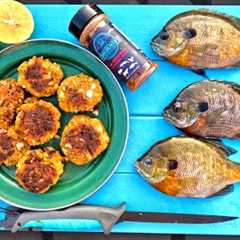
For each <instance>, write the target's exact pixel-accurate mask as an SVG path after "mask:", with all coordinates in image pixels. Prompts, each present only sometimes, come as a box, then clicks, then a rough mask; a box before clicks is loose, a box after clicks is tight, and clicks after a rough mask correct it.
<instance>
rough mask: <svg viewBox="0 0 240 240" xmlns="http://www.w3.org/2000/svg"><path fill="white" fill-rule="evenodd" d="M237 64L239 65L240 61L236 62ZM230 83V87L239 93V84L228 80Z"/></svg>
mask: <svg viewBox="0 0 240 240" xmlns="http://www.w3.org/2000/svg"><path fill="white" fill-rule="evenodd" d="M238 66H240V63H238ZM228 84H229V82H228ZM230 84H231V87H232V88H233V89H234V90H235V91H236V92H237V93H238V94H240V86H239V85H238V84H236V83H233V82H230Z"/></svg>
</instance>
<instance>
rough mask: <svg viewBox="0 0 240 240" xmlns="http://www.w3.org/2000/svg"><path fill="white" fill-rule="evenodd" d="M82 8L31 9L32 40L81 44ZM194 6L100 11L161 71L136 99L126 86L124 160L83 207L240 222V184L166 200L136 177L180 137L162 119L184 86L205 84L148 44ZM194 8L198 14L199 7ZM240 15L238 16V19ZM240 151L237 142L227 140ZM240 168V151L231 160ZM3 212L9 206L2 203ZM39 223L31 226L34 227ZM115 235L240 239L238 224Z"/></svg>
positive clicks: (229, 74)
mask: <svg viewBox="0 0 240 240" xmlns="http://www.w3.org/2000/svg"><path fill="white" fill-rule="evenodd" d="M79 7H80V6H79V5H74V6H73V5H72V6H70V5H29V8H30V10H31V11H32V13H33V16H34V19H35V23H36V26H35V31H34V33H33V35H32V38H56V39H63V40H67V41H70V42H73V43H78V42H77V40H76V39H75V38H74V37H73V36H72V35H71V34H70V33H69V32H68V30H67V29H68V23H69V21H70V19H71V18H72V16H73V15H74V13H75V12H76V11H77V10H78V9H79ZM192 8H193V6H156V5H154V6H129V5H128V6H127V5H125V6H122V5H121V6H120V5H119V6H116V5H115V6H107V5H105V6H102V9H103V10H104V11H105V12H106V13H107V14H108V15H109V16H110V18H111V19H112V21H113V22H114V23H115V24H116V25H117V26H119V28H120V29H122V30H123V31H124V32H125V34H126V35H127V36H129V37H130V38H131V39H132V40H133V41H134V42H135V43H136V44H137V45H138V46H140V48H142V49H143V50H144V52H145V53H146V54H147V55H148V56H149V57H150V58H151V59H152V60H154V61H155V62H157V63H158V64H159V65H160V66H159V68H158V70H157V71H156V72H155V73H154V74H153V76H152V77H151V78H150V79H149V80H148V81H147V82H146V83H145V84H144V85H143V86H142V87H141V88H140V89H139V90H137V92H135V93H131V92H129V91H128V90H127V89H126V88H125V87H124V86H123V89H124V92H125V95H126V98H127V102H128V106H129V111H130V134H129V140H128V144H127V149H126V152H125V155H124V158H123V160H122V162H121V164H120V166H119V167H118V169H117V171H116V173H115V174H114V175H113V176H112V178H111V179H110V180H109V181H108V182H107V183H106V184H105V185H104V186H103V187H102V188H101V189H100V190H99V191H98V192H97V193H95V194H94V195H93V196H91V197H90V198H88V199H87V200H86V201H84V203H86V204H99V205H118V204H119V203H121V202H126V203H127V210H130V211H158V212H174V213H196V214H197V213H199V214H215V215H229V216H240V184H236V185H235V190H234V191H233V192H232V193H230V194H228V195H226V196H219V197H212V198H209V199H183V198H175V197H170V196H166V195H164V194H162V193H159V192H158V191H156V190H155V189H153V188H152V187H151V186H150V185H148V184H147V183H146V182H145V181H144V180H143V179H142V178H141V177H140V176H139V175H138V174H137V173H136V171H135V169H134V162H135V160H136V159H137V158H138V157H139V156H140V155H142V154H143V153H144V152H145V151H146V150H148V148H149V147H150V146H151V145H152V144H154V143H155V142H156V141H158V140H160V139H163V138H166V137H169V136H172V135H176V134H180V132H179V131H178V130H177V129H175V128H174V127H173V126H171V125H170V124H168V123H167V122H166V121H165V120H164V119H163V118H162V117H161V113H162V110H163V108H164V107H165V106H166V105H168V103H169V102H170V101H171V100H172V99H173V98H174V97H175V96H176V94H177V93H178V92H179V91H180V90H181V89H182V88H184V87H185V86H186V85H188V84H190V83H192V82H195V81H199V80H202V77H201V76H198V75H196V74H194V73H192V72H190V71H189V70H187V69H183V68H180V67H177V66H174V65H172V64H170V63H167V62H164V61H160V59H159V58H158V56H157V55H155V54H154V52H153V51H152V50H151V48H150V46H149V41H150V39H151V38H152V36H153V35H154V34H156V33H157V32H158V31H159V30H160V28H161V27H162V26H163V25H164V23H165V22H166V21H167V20H168V19H169V18H170V17H172V16H174V15H175V14H177V13H179V12H181V11H185V10H189V9H192ZM194 8H197V7H196V6H195V7H194ZM211 8H213V9H217V10H219V11H223V12H225V13H229V14H232V15H236V16H237V15H238V13H240V7H237V6H231V7H223V6H219V7H211ZM239 15H240V14H239ZM207 74H208V76H210V77H211V78H218V79H224V80H228V81H234V82H238V83H240V70H237V69H235V70H217V71H216V70H215V71H212V70H209V71H207ZM224 142H227V143H228V144H229V145H230V146H233V147H235V148H236V149H238V150H240V143H239V142H238V141H230V140H224ZM231 159H232V160H234V161H239V162H240V151H239V153H237V154H235V155H234V156H232V158H231ZM0 206H6V204H5V203H4V202H0ZM33 224H35V226H36V225H38V223H32V225H33ZM41 226H42V227H44V229H45V230H49V231H50V230H54V231H56V230H61V231H62V230H65V231H94V232H98V231H101V228H100V226H99V225H98V224H97V223H95V222H92V221H84V222H83V221H74V222H71V223H70V222H68V221H44V222H43V223H41ZM113 231H114V232H135V233H184V234H222V235H240V219H239V220H235V221H232V222H227V223H218V224H208V225H187V224H144V223H135V224H134V223H128V222H125V223H120V224H118V225H116V226H115V227H114V229H113Z"/></svg>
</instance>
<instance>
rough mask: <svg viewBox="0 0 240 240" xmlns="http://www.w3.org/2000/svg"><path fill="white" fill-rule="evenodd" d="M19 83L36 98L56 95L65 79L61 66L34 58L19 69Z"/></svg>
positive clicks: (40, 58)
mask: <svg viewBox="0 0 240 240" xmlns="http://www.w3.org/2000/svg"><path fill="white" fill-rule="evenodd" d="M18 73H19V76H18V82H19V84H20V85H21V86H22V87H23V88H25V89H26V90H27V91H28V92H30V93H31V94H32V95H34V96H36V97H47V96H51V95H54V94H55V93H56V91H57V89H58V85H59V83H60V81H61V80H62V78H63V71H62V69H61V67H60V65H59V64H57V63H52V62H51V61H50V60H49V59H43V57H35V56H34V57H32V58H31V59H30V60H28V61H25V62H23V63H22V64H21V65H20V66H19V67H18Z"/></svg>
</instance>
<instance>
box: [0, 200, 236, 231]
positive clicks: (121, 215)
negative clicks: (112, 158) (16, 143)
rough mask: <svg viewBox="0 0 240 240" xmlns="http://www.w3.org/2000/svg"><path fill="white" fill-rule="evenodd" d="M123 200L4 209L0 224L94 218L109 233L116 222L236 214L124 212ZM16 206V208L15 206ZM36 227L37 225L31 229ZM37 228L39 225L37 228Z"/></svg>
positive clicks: (193, 220) (207, 219) (192, 220)
mask: <svg viewBox="0 0 240 240" xmlns="http://www.w3.org/2000/svg"><path fill="white" fill-rule="evenodd" d="M125 209H126V204H125V203H123V204H121V205H120V206H118V207H104V206H93V205H78V206H73V207H69V208H67V209H64V210H55V211H46V212H34V211H23V212H19V211H18V212H17V211H13V210H12V209H11V211H7V212H6V217H5V219H4V220H0V226H1V227H2V228H4V229H5V230H11V231H12V232H13V233H14V232H17V231H19V230H21V231H24V230H27V229H26V228H24V225H25V224H27V223H29V222H30V221H41V220H49V219H56V220H59V219H69V220H71V219H84V220H96V221H98V222H100V224H101V225H102V228H103V231H104V233H105V234H109V233H110V232H111V230H112V228H113V226H114V225H115V224H117V223H119V222H123V221H128V222H149V223H176V224H179V223H187V224H209V223H219V222H226V221H232V220H235V219H237V218H238V217H231V216H215V215H195V214H176V213H159V212H127V211H125ZM16 210H17V208H16ZM34 230H37V229H34ZM38 230H39V229H38Z"/></svg>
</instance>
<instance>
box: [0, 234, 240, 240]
mask: <svg viewBox="0 0 240 240" xmlns="http://www.w3.org/2000/svg"><path fill="white" fill-rule="evenodd" d="M0 239H1V240H16V239H17V240H80V239H81V240H146V239H147V240H229V239H231V240H240V237H227V236H225V237H224V236H198V235H196V236H193V235H189V236H185V235H159V234H158V235H157V234H111V235H110V236H104V235H103V234H101V233H41V232H19V233H15V234H11V233H8V232H1V233H0Z"/></svg>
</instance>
